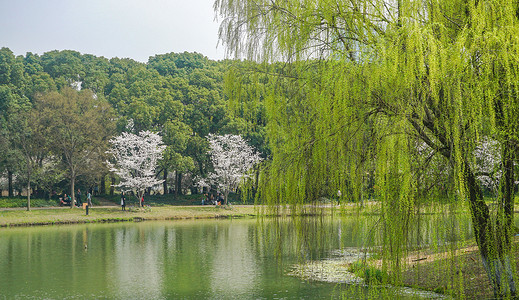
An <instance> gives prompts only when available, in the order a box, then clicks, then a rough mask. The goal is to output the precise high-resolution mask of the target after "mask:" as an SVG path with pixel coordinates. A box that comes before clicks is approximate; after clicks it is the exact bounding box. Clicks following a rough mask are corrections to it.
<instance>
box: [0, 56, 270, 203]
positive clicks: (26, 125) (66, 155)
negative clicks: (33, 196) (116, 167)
mask: <svg viewBox="0 0 519 300" xmlns="http://www.w3.org/2000/svg"><path fill="white" fill-rule="evenodd" d="M233 63H234V64H235V65H240V64H241V65H247V63H243V62H239V61H230V60H224V61H212V60H210V59H208V58H206V57H204V56H203V55H202V54H198V53H179V54H177V53H169V54H161V55H156V56H153V57H150V58H149V60H148V62H147V63H141V62H137V61H134V60H132V59H127V58H124V59H120V58H112V59H107V58H104V57H96V56H94V55H89V54H81V53H79V52H76V51H71V50H65V51H50V52H47V53H44V54H43V55H37V54H32V53H27V54H26V55H25V56H15V55H14V54H13V52H12V51H11V50H10V49H8V48H2V49H1V50H0V153H1V156H0V174H2V176H1V177H2V178H3V179H2V182H1V183H2V184H1V186H2V187H3V189H4V192H5V189H7V190H8V194H9V195H10V196H13V195H14V194H17V193H19V192H20V191H21V190H22V189H24V188H26V187H27V186H28V184H29V183H30V186H31V188H32V189H33V190H34V191H35V192H36V193H37V194H39V195H38V196H40V197H44V196H48V195H49V193H51V192H52V191H57V192H59V193H61V192H68V191H70V190H71V186H72V185H75V187H76V188H81V189H83V190H86V189H94V188H95V189H96V191H97V192H99V193H103V194H104V193H110V192H112V193H113V189H111V191H110V190H109V189H110V186H111V184H113V183H115V181H116V180H117V178H114V176H113V175H111V174H110V173H109V171H108V169H107V167H106V165H105V163H104V162H105V161H106V159H107V157H106V153H105V152H106V150H107V148H108V141H109V139H110V138H111V137H113V136H115V135H117V134H119V133H121V132H122V131H125V130H127V129H126V125H127V124H128V122H129V121H130V120H131V122H133V131H135V132H138V131H140V130H151V131H153V132H159V133H160V135H161V136H162V139H163V141H164V143H165V144H166V145H167V149H166V151H165V154H164V159H163V160H162V161H161V162H160V168H159V172H158V174H157V176H159V177H162V178H164V179H167V180H165V181H164V184H163V190H164V191H165V192H166V193H176V194H182V193H185V192H186V191H188V190H190V189H191V190H192V191H193V192H195V191H196V188H195V186H194V184H195V182H194V181H193V178H195V176H202V177H203V176H205V175H206V174H207V172H208V170H209V168H210V164H209V159H208V156H207V151H208V143H207V141H206V139H205V137H206V136H207V135H208V134H209V133H217V134H226V133H232V134H239V135H242V136H243V137H245V139H246V140H247V141H248V142H249V143H250V144H251V145H252V146H254V147H255V148H256V149H258V150H259V151H260V152H261V153H262V155H263V156H266V155H268V147H267V146H266V143H265V127H264V125H265V124H264V121H265V118H264V116H263V114H264V112H263V108H262V105H261V104H253V105H252V106H251V105H249V106H246V107H241V108H240V107H239V106H240V105H237V104H233V105H229V103H228V100H227V99H228V97H226V95H225V93H224V89H225V88H224V87H225V85H226V83H225V82H226V81H225V78H226V77H228V74H229V73H230V71H229V68H230V67H231V64H233ZM254 88H256V89H258V92H259V90H260V88H259V87H252V89H254ZM243 97H247V96H246V95H243ZM242 106H243V105H242Z"/></svg>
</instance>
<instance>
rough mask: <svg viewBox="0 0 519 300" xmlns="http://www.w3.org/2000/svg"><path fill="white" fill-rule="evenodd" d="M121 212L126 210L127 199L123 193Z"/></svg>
mask: <svg viewBox="0 0 519 300" xmlns="http://www.w3.org/2000/svg"><path fill="white" fill-rule="evenodd" d="M121 210H126V197H125V196H124V192H121Z"/></svg>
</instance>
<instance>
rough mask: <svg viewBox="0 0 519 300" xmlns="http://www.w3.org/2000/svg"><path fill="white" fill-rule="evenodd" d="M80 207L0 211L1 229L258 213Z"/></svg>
mask: <svg viewBox="0 0 519 300" xmlns="http://www.w3.org/2000/svg"><path fill="white" fill-rule="evenodd" d="M85 213H86V212H85V210H83V209H80V208H74V209H70V208H51V209H39V210H32V211H29V212H28V211H25V210H3V211H0V227H9V226H31V225H51V224H72V223H96V222H122V221H144V220H172V219H209V218H240V217H252V216H256V215H257V214H258V212H257V210H256V209H255V208H254V206H249V205H243V206H233V208H232V209H226V208H222V207H214V206H161V207H152V208H150V209H147V210H144V209H139V208H131V209H128V210H126V211H121V209H120V208H119V207H97V208H96V207H93V208H91V209H90V210H89V215H88V216H87V215H86V214H85Z"/></svg>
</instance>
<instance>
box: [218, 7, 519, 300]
mask: <svg viewBox="0 0 519 300" xmlns="http://www.w3.org/2000/svg"><path fill="white" fill-rule="evenodd" d="M215 10H216V11H217V12H218V13H219V15H220V16H221V17H222V25H221V27H220V37H221V40H222V42H223V43H224V44H225V45H226V46H227V49H228V50H229V52H230V53H231V54H234V55H236V56H241V55H244V56H246V57H247V58H249V59H251V60H256V61H261V62H270V63H274V65H280V64H281V62H284V63H285V64H284V65H283V67H282V68H273V69H274V70H271V71H273V73H275V77H276V78H277V84H276V85H274V86H273V87H272V88H271V89H270V90H269V92H268V93H267V96H265V99H264V100H263V101H264V103H265V107H266V111H267V119H268V124H267V131H268V138H269V143H270V148H271V151H272V160H271V161H270V163H269V164H268V165H267V166H266V167H265V169H264V170H263V173H262V175H261V176H260V178H261V179H262V182H263V184H262V187H263V188H262V190H261V197H262V198H263V199H266V201H267V202H268V203H271V204H278V203H287V202H289V203H292V204H300V203H305V202H306V201H308V200H309V199H310V200H311V199H316V197H319V196H320V195H331V194H333V193H334V191H337V190H338V189H341V190H343V191H345V190H348V191H350V193H349V194H351V195H352V198H354V199H357V200H359V199H363V198H364V197H365V195H364V194H365V193H366V190H367V189H366V184H367V182H374V184H373V186H372V192H373V193H374V195H375V197H376V198H377V199H379V200H380V203H381V206H382V212H381V215H382V218H383V223H384V225H383V231H384V244H385V246H386V247H387V248H388V249H389V250H390V251H387V252H386V253H387V254H385V257H384V258H385V261H387V262H388V264H389V265H390V266H391V267H394V268H395V269H397V270H398V268H399V264H400V261H401V258H402V256H403V255H404V252H405V245H406V238H407V231H408V229H409V228H408V224H410V222H411V219H412V218H413V215H414V214H415V209H414V208H415V207H416V205H417V204H418V202H419V201H420V199H421V198H422V197H423V196H424V182H423V181H424V180H426V179H425V178H426V177H427V176H424V174H425V173H427V169H433V168H434V167H433V166H432V165H431V161H436V165H437V170H436V172H435V173H436V175H437V176H436V177H438V176H439V177H440V179H441V180H442V182H443V183H444V184H443V185H442V186H443V187H444V188H447V189H449V191H450V193H449V195H452V199H453V201H459V200H462V201H464V202H465V203H467V205H468V207H469V210H470V213H471V218H472V223H473V227H474V234H475V240H476V243H477V245H478V247H479V251H480V254H481V258H482V261H483V264H484V267H485V270H486V272H487V274H488V276H489V279H490V281H491V283H492V285H493V288H494V293H495V294H496V295H497V296H515V295H516V284H515V281H514V274H513V271H512V267H511V262H510V259H511V257H510V255H511V248H512V236H513V233H512V223H513V216H514V178H515V175H514V162H516V152H517V148H518V147H517V146H518V135H517V128H518V125H519V124H518V119H519V118H518V117H519V111H518V110H519V100H518V96H519V95H518V91H519V90H518V88H519V87H518V84H519V78H518V76H519V69H518V67H519V44H518V42H519V31H518V30H519V24H518V21H519V7H518V3H517V2H513V1H502V0H490V1H483V0H479V1H478V0H476V1H470V0H469V1H467V0H442V1H439V0H431V1H413V0H394V1H384V0H346V1H334V0H321V1H318V0H297V1H296V0H216V2H215ZM487 137H490V138H492V139H494V140H497V141H498V142H499V144H500V148H501V174H502V176H501V178H500V180H499V186H500V188H499V194H498V195H497V197H496V203H495V204H496V205H495V206H492V207H490V206H489V205H488V203H487V202H485V201H484V199H483V193H482V188H481V185H480V183H479V182H478V180H477V178H478V176H479V175H481V174H478V173H477V172H476V169H475V167H474V155H473V153H474V151H475V149H476V147H477V145H478V143H480V141H482V140H483V139H485V138H487ZM424 156H425V158H424ZM439 165H441V168H443V169H445V168H448V169H449V170H450V171H449V172H444V173H442V172H438V166H439ZM431 182H432V181H430V180H428V182H426V183H428V184H431ZM433 183H434V182H433ZM432 186H433V187H436V188H437V187H438V185H437V184H436V185H435V184H433V185H432ZM494 207H495V208H494Z"/></svg>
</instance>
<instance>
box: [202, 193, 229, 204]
mask: <svg viewBox="0 0 519 300" xmlns="http://www.w3.org/2000/svg"><path fill="white" fill-rule="evenodd" d="M224 202H225V199H224V197H223V194H222V193H218V195H217V196H215V195H214V194H213V193H205V194H204V198H202V205H223V204H224Z"/></svg>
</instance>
